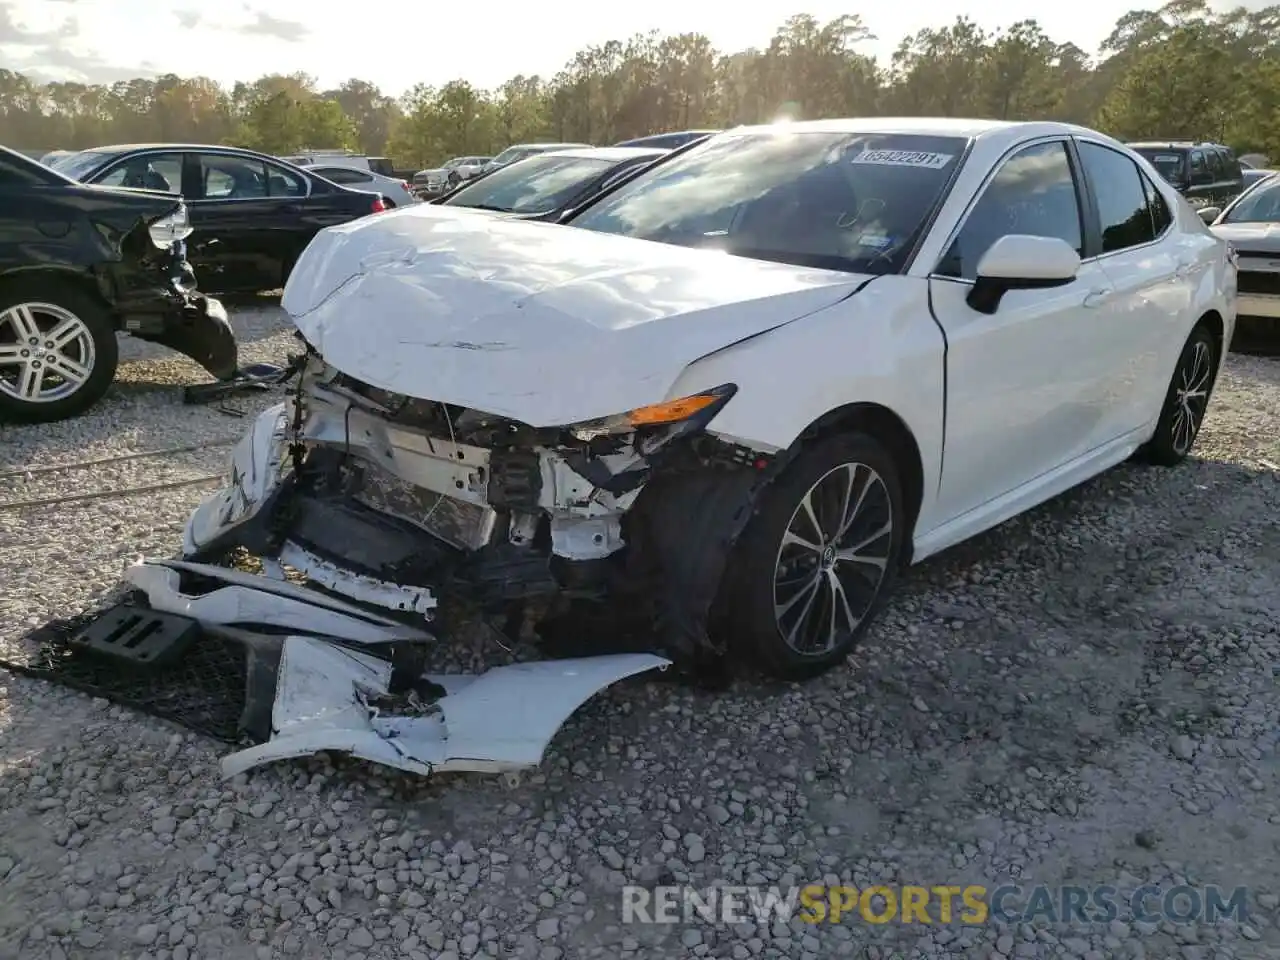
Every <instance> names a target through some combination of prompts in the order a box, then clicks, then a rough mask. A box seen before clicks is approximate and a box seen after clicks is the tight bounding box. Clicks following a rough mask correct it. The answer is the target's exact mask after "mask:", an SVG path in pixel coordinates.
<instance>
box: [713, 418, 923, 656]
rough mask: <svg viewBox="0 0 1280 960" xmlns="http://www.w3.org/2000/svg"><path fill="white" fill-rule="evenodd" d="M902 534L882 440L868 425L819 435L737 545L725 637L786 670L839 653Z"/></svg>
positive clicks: (886, 581)
mask: <svg viewBox="0 0 1280 960" xmlns="http://www.w3.org/2000/svg"><path fill="white" fill-rule="evenodd" d="M905 534H906V520H905V513H904V510H903V501H902V493H901V485H900V483H899V480H898V468H897V464H896V463H895V462H894V459H893V457H892V455H891V454H890V453H889V452H888V451H887V450H886V449H885V448H884V446H883V445H882V444H881V443H880V442H879V441H877V440H876V439H875V438H873V437H871V436H868V435H866V434H861V433H848V434H843V435H841V436H836V437H830V438H828V439H825V440H822V441H819V442H817V443H815V444H814V445H813V446H811V447H809V448H808V449H806V450H804V451H802V452H801V453H800V454H799V455H797V457H796V459H795V460H794V461H792V463H791V465H790V466H789V467H788V468H787V469H786V471H785V472H784V473H783V474H782V475H781V476H780V477H779V478H778V479H777V481H776V482H775V483H774V484H773V486H772V487H770V488H769V489H768V490H767V491H766V492H765V493H764V494H763V496H762V499H761V503H760V508H759V511H758V512H757V513H756V515H755V517H754V518H753V519H752V521H751V523H750V524H749V525H748V527H747V529H746V531H745V532H744V534H743V536H742V539H741V540H740V541H739V542H738V545H737V547H736V548H735V553H734V557H733V561H732V563H731V566H730V570H729V575H728V577H727V579H726V592H725V594H724V599H725V602H724V603H723V604H722V607H721V609H722V611H723V617H724V627H725V628H726V635H725V639H726V641H727V642H728V643H729V644H730V645H731V647H736V648H738V649H741V650H743V651H744V652H746V653H749V654H750V655H752V657H753V659H754V660H755V661H756V662H757V663H758V664H759V666H761V667H763V668H764V669H765V670H766V671H767V672H768V673H770V674H773V675H774V676H777V677H782V678H786V679H803V678H805V677H811V676H814V675H816V674H819V673H823V672H825V671H826V670H829V669H831V668H832V667H834V666H836V665H837V664H839V663H842V662H843V661H844V660H845V658H846V657H847V656H848V654H849V651H850V650H852V649H853V647H854V645H855V644H856V643H857V642H858V640H859V639H860V638H861V636H862V634H863V632H864V631H865V630H866V629H867V627H868V625H869V624H870V623H871V621H872V619H873V618H874V616H875V614H876V612H877V610H878V608H879V605H880V602H881V601H882V599H883V598H884V596H885V595H886V592H887V591H888V589H889V587H890V585H891V583H892V581H893V578H894V576H895V574H896V572H897V568H898V565H899V562H900V557H901V554H902V544H903V542H904V537H905Z"/></svg>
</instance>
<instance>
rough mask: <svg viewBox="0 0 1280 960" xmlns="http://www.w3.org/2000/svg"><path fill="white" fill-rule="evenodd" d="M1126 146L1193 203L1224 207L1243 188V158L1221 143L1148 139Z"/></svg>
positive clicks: (1198, 205)
mask: <svg viewBox="0 0 1280 960" xmlns="http://www.w3.org/2000/svg"><path fill="white" fill-rule="evenodd" d="M1126 146H1127V147H1129V149H1130V150H1133V151H1134V152H1135V153H1138V154H1141V155H1142V156H1143V157H1144V158H1146V160H1147V162H1148V163H1150V164H1151V165H1152V166H1153V167H1155V168H1156V172H1157V173H1159V174H1160V176H1162V177H1164V178H1165V179H1166V180H1168V181H1169V182H1170V183H1171V184H1173V186H1174V187H1175V188H1177V190H1178V192H1179V193H1181V194H1182V195H1183V196H1184V197H1186V198H1187V199H1188V200H1189V201H1190V202H1191V204H1192V206H1197V207H1205V206H1224V205H1225V204H1226V203H1227V201H1229V200H1230V199H1231V198H1232V197H1237V196H1239V195H1240V193H1241V192H1242V191H1243V190H1244V186H1245V185H1244V175H1243V171H1242V170H1241V168H1240V161H1238V160H1237V159H1236V155H1235V153H1233V152H1232V150H1231V148H1230V147H1225V146H1223V145H1222V144H1220V143H1187V142H1182V141H1147V142H1143V143H1129V144H1126Z"/></svg>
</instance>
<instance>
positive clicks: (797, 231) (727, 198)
mask: <svg viewBox="0 0 1280 960" xmlns="http://www.w3.org/2000/svg"><path fill="white" fill-rule="evenodd" d="M967 144H968V141H967V140H965V139H964V138H960V137H938V136H922V135H914V134H899V133H876V134H866V133H825V132H803V133H796V132H792V131H786V130H785V129H779V130H770V131H767V132H744V133H741V134H721V135H720V136H718V137H715V138H713V139H711V140H708V141H706V142H705V143H703V144H701V145H698V146H694V147H691V148H690V151H689V152H688V153H686V154H683V155H681V156H679V157H674V158H672V159H671V160H669V161H667V162H665V163H662V164H659V165H658V166H656V167H652V168H650V169H648V170H647V171H644V172H642V173H640V174H639V175H638V176H637V177H636V178H635V179H633V180H630V181H628V182H627V183H625V184H624V185H623V186H621V187H619V188H618V189H617V190H615V191H613V192H611V193H609V194H608V195H606V196H605V197H604V198H603V199H601V200H600V201H598V202H597V203H594V204H592V205H590V206H588V207H586V208H585V209H584V210H583V211H582V213H580V214H579V215H578V216H575V217H573V218H572V219H571V221H570V222H571V223H572V224H573V225H574V226H575V227H581V228H584V229H587V230H599V231H601V232H603V233H615V234H622V235H625V236H630V237H638V238H640V239H644V240H655V241H659V242H661V243H671V244H678V245H680V246H687V247H709V248H712V249H717V250H723V251H725V252H726V253H730V254H734V255H737V256H742V257H751V258H754V259H759V260H773V261H777V262H781V263H791V264H795V265H797V266H809V267H818V268H824V269H831V270H848V271H856V272H863V273H897V272H899V271H900V270H901V269H902V268H903V267H904V266H905V265H906V261H907V258H908V257H909V256H910V253H911V249H912V247H913V246H914V244H915V241H916V238H917V237H919V235H920V233H921V232H922V230H923V229H924V227H925V225H926V224H927V223H928V221H929V218H930V216H931V214H932V212H933V210H934V209H935V207H936V205H937V204H938V203H939V201H940V200H941V199H942V197H943V194H944V192H945V190H946V189H947V186H948V184H949V183H950V181H951V177H952V174H953V173H954V172H955V170H956V168H957V167H958V166H959V164H960V161H961V158H962V156H963V155H964V152H965V148H966V146H967Z"/></svg>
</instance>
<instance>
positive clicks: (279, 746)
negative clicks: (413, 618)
mask: <svg viewBox="0 0 1280 960" xmlns="http://www.w3.org/2000/svg"><path fill="white" fill-rule="evenodd" d="M184 577H194V578H198V579H199V580H200V581H203V586H202V587H200V588H194V587H193V588H191V589H190V590H184V589H183V583H182V581H183V578H184ZM125 579H126V580H127V581H128V582H129V583H130V584H132V585H133V586H135V587H137V588H138V589H140V590H142V591H143V592H144V593H145V594H146V596H147V600H148V602H149V603H150V605H151V607H152V608H153V609H155V610H159V611H161V612H164V613H171V614H177V615H181V616H187V617H191V618H192V619H195V620H197V621H198V622H199V623H200V624H201V625H202V626H203V627H204V628H205V629H206V630H208V631H210V632H211V633H219V632H221V633H223V634H226V635H229V636H233V637H239V638H242V639H244V640H245V642H246V643H247V644H249V645H250V647H251V649H254V650H257V651H261V650H262V649H263V648H266V647H272V646H274V647H275V648H277V649H278V653H279V657H278V665H277V666H276V667H275V669H274V675H273V677H272V683H271V686H272V689H271V690H270V691H269V696H270V698H271V710H270V736H269V738H268V739H266V740H265V742H262V743H258V744H257V745H255V746H252V747H249V748H248V749H245V750H241V751H239V752H237V753H233V754H230V755H229V756H226V757H224V758H223V761H222V772H223V775H224V776H227V777H231V776H235V775H236V774H238V773H243V772H245V771H247V770H250V769H252V768H254V767H258V766H262V765H264V764H268V763H273V762H275V761H278V760H286V759H291V758H296V757H302V756H307V755H310V754H314V753H320V752H325V751H332V752H337V753H346V754H350V755H351V756H355V757H359V758H361V759H363V760H368V761H370V762H373V763H380V764H384V765H386V766H391V767H396V768H398V769H401V770H405V771H407V772H410V773H417V774H423V775H426V774H431V773H444V772H481V773H500V772H509V771H515V770H520V769H523V768H527V767H534V766H537V765H538V764H539V763H541V762H542V758H543V755H544V754H545V752H546V749H547V746H548V745H549V744H550V742H551V740H552V739H553V738H554V737H555V735H556V732H557V731H558V730H559V729H560V727H561V726H562V725H563V724H564V722H565V721H566V720H567V719H568V718H569V717H570V716H571V715H572V714H573V713H574V711H576V710H577V709H578V708H579V707H580V706H582V704H584V703H585V702H586V701H587V700H589V699H591V697H593V696H594V695H595V694H597V693H599V692H600V691H602V690H604V689H605V688H606V687H608V686H610V685H612V684H614V683H616V682H617V681H619V680H622V679H625V678H626V677H630V676H634V675H636V674H640V673H644V672H646V671H649V670H653V669H664V668H665V667H667V666H668V665H669V664H670V661H669V660H667V659H665V658H663V657H659V656H655V655H652V654H617V655H611V656H600V657H586V658H581V659H576V660H552V661H544V662H540V663H516V664H511V665H508V666H502V667H497V668H495V669H493V670H489V671H486V672H485V673H482V674H479V675H429V674H428V675H424V677H423V679H424V680H425V681H427V683H426V684H425V686H430V687H433V688H435V689H438V690H440V691H442V695H440V696H438V697H437V698H436V699H434V700H433V701H432V702H429V703H424V702H422V701H421V700H412V701H404V702H403V703H402V704H401V707H397V706H396V705H395V704H396V703H397V701H394V700H389V694H390V691H389V689H388V688H389V686H390V681H391V675H392V664H391V663H389V662H388V661H387V660H386V659H382V658H379V657H377V656H375V655H373V652H374V651H380V650H385V649H387V648H388V647H391V648H392V649H394V648H395V647H397V646H405V645H414V644H430V643H433V642H435V640H434V638H433V637H432V636H431V635H430V634H428V633H426V632H425V631H422V630H418V629H415V628H412V627H408V626H405V625H403V624H400V623H398V622H396V621H394V620H391V619H389V618H384V617H381V616H379V615H377V614H373V613H370V612H368V611H365V610H362V609H360V608H358V607H355V606H353V605H350V604H347V603H344V602H343V601H341V600H337V599H332V598H329V597H327V596H325V595H323V594H319V593H316V592H315V591H312V590H309V589H307V588H305V587H301V586H297V585H294V584H290V583H286V582H283V581H277V580H272V579H269V578H267V577H259V576H254V575H252V574H246V573H241V572H238V571H235V570H228V569H225V568H222V567H214V566H209V565H206V564H196V563H186V562H183V561H174V560H143V561H140V562H139V563H136V564H134V565H133V566H131V567H130V568H129V569H128V570H127V571H126V573H125ZM209 581H213V586H209ZM365 651H369V652H365ZM250 682H253V675H251V678H250Z"/></svg>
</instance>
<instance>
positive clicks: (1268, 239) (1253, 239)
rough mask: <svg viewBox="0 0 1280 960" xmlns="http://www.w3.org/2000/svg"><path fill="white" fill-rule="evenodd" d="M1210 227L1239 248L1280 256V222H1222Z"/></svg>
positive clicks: (1215, 234)
mask: <svg viewBox="0 0 1280 960" xmlns="http://www.w3.org/2000/svg"><path fill="white" fill-rule="evenodd" d="M1209 229H1210V230H1211V231H1213V235H1214V236H1215V237H1217V238H1218V239H1219V240H1226V241H1227V242H1228V243H1229V244H1231V245H1232V246H1233V247H1235V248H1236V249H1237V250H1240V251H1247V252H1250V253H1274V254H1276V255H1277V256H1280V223H1220V224H1216V225H1215V226H1212V227H1210V228H1209Z"/></svg>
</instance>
